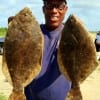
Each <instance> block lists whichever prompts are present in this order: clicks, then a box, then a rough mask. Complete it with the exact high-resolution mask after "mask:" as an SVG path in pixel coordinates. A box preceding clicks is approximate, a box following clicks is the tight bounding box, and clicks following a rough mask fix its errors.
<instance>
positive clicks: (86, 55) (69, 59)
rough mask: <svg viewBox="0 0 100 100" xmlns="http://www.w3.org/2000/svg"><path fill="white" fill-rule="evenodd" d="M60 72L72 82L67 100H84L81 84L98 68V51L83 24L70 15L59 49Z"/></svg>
mask: <svg viewBox="0 0 100 100" xmlns="http://www.w3.org/2000/svg"><path fill="white" fill-rule="evenodd" d="M58 63H59V68H60V71H61V72H62V73H63V74H64V75H65V77H66V78H67V79H69V80H70V81H71V82H72V87H71V90H70V92H69V94H68V96H67V100H82V94H81V91H80V83H81V82H83V81H84V80H85V79H86V78H87V77H88V76H89V75H90V74H91V73H92V72H93V70H94V69H95V68H96V66H97V61H96V49H95V45H94V42H93V39H92V38H91V36H90V33H89V32H88V30H87V29H86V28H85V25H84V24H83V22H82V21H81V20H80V19H79V18H78V17H76V16H75V15H73V14H72V15H70V16H69V18H68V20H67V21H66V23H65V25H64V29H63V31H62V33H61V40H60V44H59V49H58Z"/></svg>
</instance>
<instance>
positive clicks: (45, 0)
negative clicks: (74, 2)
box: [43, 0, 67, 4]
mask: <svg viewBox="0 0 100 100" xmlns="http://www.w3.org/2000/svg"><path fill="white" fill-rule="evenodd" d="M51 1H64V2H65V3H66V4H67V0H43V2H44V3H45V2H51Z"/></svg>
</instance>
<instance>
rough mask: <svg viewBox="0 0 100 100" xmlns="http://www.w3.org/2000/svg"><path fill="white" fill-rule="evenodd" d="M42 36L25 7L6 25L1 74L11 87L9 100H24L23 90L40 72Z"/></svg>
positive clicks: (36, 23) (29, 11)
mask: <svg viewBox="0 0 100 100" xmlns="http://www.w3.org/2000/svg"><path fill="white" fill-rule="evenodd" d="M42 48H43V36H42V32H41V29H40V26H39V24H38V22H37V21H36V20H35V17H34V16H33V15H32V12H31V10H30V9H29V8H28V7H25V8H24V9H22V10H21V11H20V12H19V13H17V14H16V15H15V16H14V18H13V20H12V21H11V22H10V23H9V25H8V31H7V35H6V38H5V43H4V53H3V72H4V74H5V76H6V78H7V80H8V81H9V82H10V83H11V84H12V86H13V92H12V94H11V95H10V97H9V100H26V98H25V95H24V93H23V88H24V87H25V86H27V85H28V84H29V83H30V82H31V81H32V80H33V79H34V78H35V77H36V76H37V75H38V74H39V72H40V71H41V58H42V51H43V50H42Z"/></svg>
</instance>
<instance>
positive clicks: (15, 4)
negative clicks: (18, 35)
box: [0, 0, 100, 31]
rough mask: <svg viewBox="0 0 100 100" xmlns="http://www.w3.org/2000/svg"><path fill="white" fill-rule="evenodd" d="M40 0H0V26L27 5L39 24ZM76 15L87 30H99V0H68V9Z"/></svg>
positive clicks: (42, 19) (69, 12) (40, 14)
mask: <svg viewBox="0 0 100 100" xmlns="http://www.w3.org/2000/svg"><path fill="white" fill-rule="evenodd" d="M42 6H43V4H42V0H0V27H7V26H8V24H7V20H8V17H10V16H14V15H15V14H16V13H18V12H19V11H20V10H21V9H23V8H24V7H29V8H31V10H32V13H33V15H34V16H35V17H36V20H37V21H38V22H39V24H43V23H44V15H43V12H42ZM70 14H74V15H76V16H78V17H79V18H80V19H81V20H82V21H83V23H84V24H85V26H86V27H87V29H88V30H89V31H100V0H68V11H67V13H66V16H65V20H64V22H65V21H66V20H67V18H68V16H69V15H70Z"/></svg>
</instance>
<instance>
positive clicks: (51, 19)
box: [43, 0, 67, 30]
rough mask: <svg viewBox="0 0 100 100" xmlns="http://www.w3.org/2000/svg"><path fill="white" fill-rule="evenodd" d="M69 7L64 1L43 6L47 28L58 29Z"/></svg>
mask: <svg viewBox="0 0 100 100" xmlns="http://www.w3.org/2000/svg"><path fill="white" fill-rule="evenodd" d="M66 11H67V6H66V4H65V2H64V1H57V0H55V1H50V2H46V3H45V5H44V6H43V12H44V15H45V22H46V27H47V28H48V29H50V30H54V29H55V28H57V27H58V26H59V25H60V24H61V23H62V21H63V19H64V16H65V13H66Z"/></svg>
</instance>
